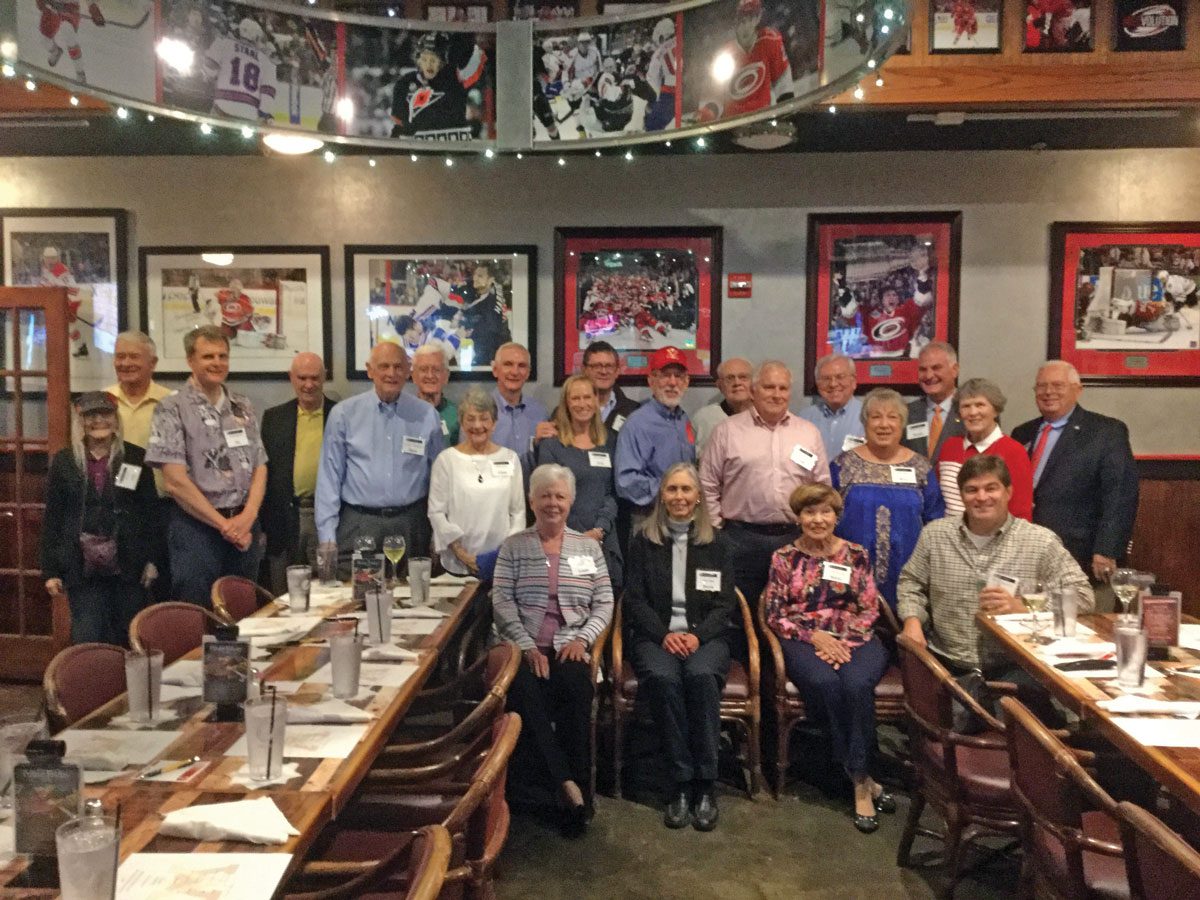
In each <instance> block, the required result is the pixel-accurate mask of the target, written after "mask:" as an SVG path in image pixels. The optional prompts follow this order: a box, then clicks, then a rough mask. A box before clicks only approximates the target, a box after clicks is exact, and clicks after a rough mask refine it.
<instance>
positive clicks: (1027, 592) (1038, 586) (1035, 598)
mask: <svg viewBox="0 0 1200 900" xmlns="http://www.w3.org/2000/svg"><path fill="white" fill-rule="evenodd" d="M1019 590H1020V592H1021V602H1022V603H1023V604H1024V605H1025V608H1026V609H1027V610H1029V613H1030V624H1029V631H1030V638H1029V642H1030V643H1031V644H1040V643H1042V642H1043V638H1042V636H1041V632H1042V623H1041V620H1040V619H1039V618H1038V613H1040V612H1041V611H1042V610H1044V609H1045V608H1046V602H1047V599H1048V595H1047V593H1046V588H1045V585H1043V584H1042V583H1041V582H1040V581H1038V580H1037V579H1035V578H1022V579H1021V584H1020V588H1019Z"/></svg>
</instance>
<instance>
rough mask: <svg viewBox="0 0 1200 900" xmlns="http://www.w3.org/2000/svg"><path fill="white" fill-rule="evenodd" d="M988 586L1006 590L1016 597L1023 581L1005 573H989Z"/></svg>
mask: <svg viewBox="0 0 1200 900" xmlns="http://www.w3.org/2000/svg"><path fill="white" fill-rule="evenodd" d="M987 586H988V587H998V588H1004V590H1006V591H1008V592H1009V593H1010V594H1012V595H1013V596H1014V597H1015V596H1016V594H1017V591H1018V590H1019V589H1020V587H1021V580H1020V579H1019V578H1014V577H1013V576H1011V575H1005V574H1004V573H1003V572H990V573H988V578H987Z"/></svg>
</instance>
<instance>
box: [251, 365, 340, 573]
mask: <svg viewBox="0 0 1200 900" xmlns="http://www.w3.org/2000/svg"><path fill="white" fill-rule="evenodd" d="M288 378H289V379H290V380H291V382H292V390H293V391H295V393H296V398H295V399H294V400H289V401H288V402H287V403H281V404H280V405H279V406H273V407H271V408H270V409H268V410H267V411H266V412H265V413H263V418H262V440H263V446H264V447H266V448H267V494H266V498H265V499H264V502H263V505H262V512H261V516H260V520H261V522H262V527H263V531H264V532H266V535H267V567H268V569H269V571H270V579H271V585H270V587H271V590H272V591H273V592H274V593H275V594H276V596H278V595H280V594H283V593H285V592H286V591H287V567H288V566H290V565H305V564H310V563H312V562H313V561H314V559H315V556H316V548H317V526H316V521H315V519H314V513H313V497H314V495H315V494H316V491H317V468H318V465H319V464H320V461H321V441H322V439H323V437H324V434H325V422H326V421H327V420H328V418H329V410H331V409H332V408H333V401H332V400H330V399H328V398H327V397H326V396H325V394H324V387H325V363H324V362H322V360H321V357H319V356H317V354H315V353H297V354H296V356H295V358H294V359H293V360H292V367H291V369H290V370H289V371H288Z"/></svg>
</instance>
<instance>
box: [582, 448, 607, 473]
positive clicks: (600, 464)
mask: <svg viewBox="0 0 1200 900" xmlns="http://www.w3.org/2000/svg"><path fill="white" fill-rule="evenodd" d="M588 462H589V463H591V465H592V466H594V467H596V468H600V469H611V468H612V457H611V456H609V455H608V454H607V453H605V452H604V451H603V450H589V451H588Z"/></svg>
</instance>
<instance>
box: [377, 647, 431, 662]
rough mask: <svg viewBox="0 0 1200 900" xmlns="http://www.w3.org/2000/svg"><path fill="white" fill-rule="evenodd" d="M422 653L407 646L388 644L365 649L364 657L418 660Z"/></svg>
mask: <svg viewBox="0 0 1200 900" xmlns="http://www.w3.org/2000/svg"><path fill="white" fill-rule="evenodd" d="M420 658H421V654H420V653H417V652H416V651H415V650H408V649H407V648H405V647H397V646H395V645H393V644H387V645H386V646H383V647H368V648H367V649H366V650H364V651H363V659H373V660H389V659H393V660H405V661H407V660H413V661H415V660H418V659H420Z"/></svg>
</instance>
